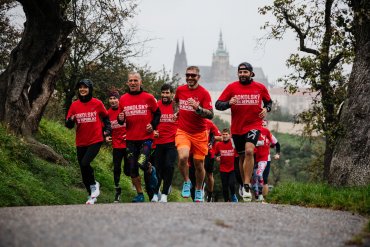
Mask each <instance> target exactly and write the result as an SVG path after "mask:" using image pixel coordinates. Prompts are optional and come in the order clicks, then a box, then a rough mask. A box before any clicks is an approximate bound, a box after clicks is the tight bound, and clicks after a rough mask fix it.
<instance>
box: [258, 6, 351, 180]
mask: <svg viewBox="0 0 370 247" xmlns="http://www.w3.org/2000/svg"><path fill="white" fill-rule="evenodd" d="M259 12H260V13H261V14H262V15H266V14H267V13H271V14H272V15H273V16H274V17H275V20H276V21H275V22H266V23H265V25H264V26H263V27H262V29H265V30H268V35H267V39H282V38H283V37H284V35H285V33H286V32H287V30H291V31H293V32H294V33H295V34H296V37H297V41H298V42H297V46H298V47H299V51H300V52H298V53H295V54H291V55H290V57H289V59H288V60H287V66H288V67H289V68H291V69H293V71H294V72H292V73H291V74H289V75H287V76H285V77H284V78H281V79H280V81H281V82H284V84H285V89H286V90H287V91H288V92H290V93H295V92H297V90H298V88H299V87H302V86H304V87H306V88H307V89H306V90H307V91H308V92H310V93H312V95H313V96H315V98H314V101H313V104H312V107H311V108H310V109H309V110H308V111H305V112H303V113H301V114H299V115H298V116H297V118H296V121H297V122H298V123H304V124H305V125H306V127H305V129H304V131H305V134H306V135H312V133H313V132H316V133H320V134H322V135H323V136H324V137H325V141H326V148H329V149H328V150H329V151H330V150H332V149H333V147H334V144H335V140H336V138H337V137H338V136H340V135H341V134H342V132H343V131H342V126H341V125H340V124H339V115H338V112H339V109H340V105H341V104H342V102H343V101H344V100H345V98H346V93H347V92H346V90H347V81H348V74H346V73H345V72H344V71H345V69H344V66H346V65H349V64H350V63H351V62H352V60H353V57H354V42H353V34H352V32H351V25H352V22H353V12H352V10H351V9H350V7H349V6H348V5H346V4H344V3H341V2H340V1H329V0H326V1H321V0H310V1H306V2H304V4H302V2H301V1H296V0H275V1H274V2H273V4H272V5H269V6H265V7H263V8H260V9H259ZM330 157H331V156H330V152H328V153H327V157H325V160H326V162H330V160H328V158H330ZM325 165H326V166H328V165H330V164H325ZM324 170H325V171H326V172H327V171H329V169H324ZM324 176H325V177H327V176H328V174H326V173H324Z"/></svg>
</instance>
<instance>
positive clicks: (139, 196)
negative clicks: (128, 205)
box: [132, 194, 144, 202]
mask: <svg viewBox="0 0 370 247" xmlns="http://www.w3.org/2000/svg"><path fill="white" fill-rule="evenodd" d="M132 202H144V194H137V195H136V196H135V197H134V198H133V199H132Z"/></svg>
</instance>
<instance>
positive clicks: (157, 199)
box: [152, 194, 159, 202]
mask: <svg viewBox="0 0 370 247" xmlns="http://www.w3.org/2000/svg"><path fill="white" fill-rule="evenodd" d="M158 201H159V197H158V194H154V195H153V198H152V202H158Z"/></svg>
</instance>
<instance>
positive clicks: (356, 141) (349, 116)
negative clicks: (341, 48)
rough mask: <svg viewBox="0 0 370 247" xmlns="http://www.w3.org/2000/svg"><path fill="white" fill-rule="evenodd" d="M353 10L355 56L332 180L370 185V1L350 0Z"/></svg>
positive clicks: (345, 183) (349, 183)
mask: <svg viewBox="0 0 370 247" xmlns="http://www.w3.org/2000/svg"><path fill="white" fill-rule="evenodd" d="M348 3H349V5H350V7H351V8H352V10H353V13H354V22H353V29H352V32H353V34H354V38H355V59H354V62H353V67H352V72H351V76H350V78H349V83H348V97H347V99H346V101H345V104H344V105H343V109H342V111H341V116H340V123H341V124H342V126H343V128H344V134H343V135H342V136H340V138H338V139H337V141H336V144H335V148H334V154H333V159H332V162H331V169H330V176H329V182H330V183H331V184H334V185H368V184H370V135H369V134H370V97H369V93H370V76H369V75H370V1H368V0H352V1H349V2H348Z"/></svg>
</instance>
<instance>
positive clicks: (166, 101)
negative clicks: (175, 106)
mask: <svg viewBox="0 0 370 247" xmlns="http://www.w3.org/2000/svg"><path fill="white" fill-rule="evenodd" d="M164 99H166V100H164ZM162 103H163V104H165V105H168V104H170V103H171V99H170V98H167V97H163V98H162Z"/></svg>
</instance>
